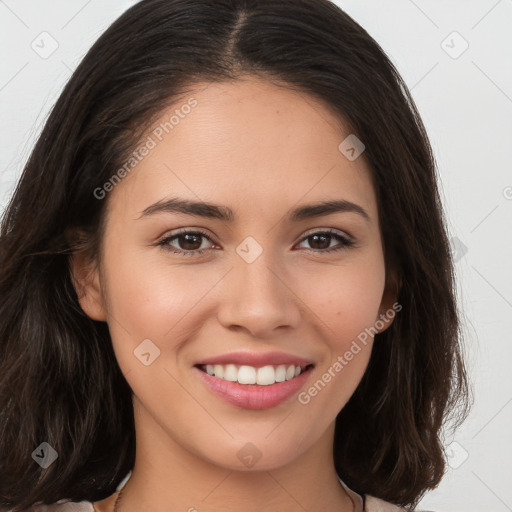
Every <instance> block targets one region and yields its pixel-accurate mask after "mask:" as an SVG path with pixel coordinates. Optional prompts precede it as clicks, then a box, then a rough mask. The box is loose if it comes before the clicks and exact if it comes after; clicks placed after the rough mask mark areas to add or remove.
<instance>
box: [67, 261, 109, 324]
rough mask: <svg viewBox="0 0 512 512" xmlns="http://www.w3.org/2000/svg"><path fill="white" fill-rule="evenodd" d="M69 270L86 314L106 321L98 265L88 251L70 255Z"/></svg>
mask: <svg viewBox="0 0 512 512" xmlns="http://www.w3.org/2000/svg"><path fill="white" fill-rule="evenodd" d="M69 270H70V274H71V280H72V282H73V285H74V287H75V290H76V294H77V295H78V301H79V302H80V306H81V307H82V309H83V311H84V312H85V314H86V315H87V316H89V317H90V318H92V319H93V320H99V321H105V320H106V318H107V315H106V310H105V305H104V298H103V295H102V291H101V283H100V275H99V274H100V273H99V269H98V267H97V265H95V263H94V262H93V261H91V258H90V257H89V256H88V255H87V253H86V251H77V252H74V253H73V254H71V255H70V257H69Z"/></svg>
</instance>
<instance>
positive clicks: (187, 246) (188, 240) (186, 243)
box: [180, 233, 201, 250]
mask: <svg viewBox="0 0 512 512" xmlns="http://www.w3.org/2000/svg"><path fill="white" fill-rule="evenodd" d="M181 238H182V239H183V238H184V239H185V244H181V243H180V245H181V248H182V249H188V250H194V249H197V247H190V244H191V245H192V246H194V245H197V243H198V242H197V241H196V242H193V241H191V240H190V239H194V238H195V239H198V238H199V237H198V236H197V235H191V234H189V233H187V234H185V235H182V236H181ZM183 245H185V247H184V246H183ZM200 245H201V243H200V242H199V246H200Z"/></svg>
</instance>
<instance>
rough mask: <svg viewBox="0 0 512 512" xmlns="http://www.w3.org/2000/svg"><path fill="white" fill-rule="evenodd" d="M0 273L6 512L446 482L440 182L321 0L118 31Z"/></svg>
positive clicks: (411, 116)
mask: <svg viewBox="0 0 512 512" xmlns="http://www.w3.org/2000/svg"><path fill="white" fill-rule="evenodd" d="M0 259H1V267H0V268H1V270H0V292H1V293H0V301H1V302H0V347H1V350H2V358H1V365H2V368H1V369H0V375H1V377H0V391H1V392H0V411H1V418H2V435H1V438H0V475H1V476H0V497H1V504H2V506H3V507H4V508H5V509H6V510H12V511H14V512H18V511H21V510H26V509H27V508H29V507H32V509H33V510H87V511H91V512H92V511H93V510H96V511H101V512H104V511H109V512H133V511H140V510H152V511H160V510H162V511H163V510H188V511H195V510H197V511H200V512H211V511H218V510H223V511H234V510H239V509H244V510H279V511H281V512H288V511H292V510H293V511H295V510H300V509H303V510H337V511H340V512H352V511H358V512H361V511H367V512H371V511H379V510H398V507H403V508H406V509H408V510H412V509H413V508H414V507H415V506H416V505H417V503H418V501H419V500H420V499H421V497H422V496H423V495H424V493H425V492H426V491H427V490H429V489H432V488H434V487H436V486H437V484H438V483H439V482H440V480H441V478H442V475H443V473H444V469H445V464H444V457H443V447H442V444H441V441H440V429H441V427H442V426H443V425H444V422H445V420H446V418H447V417H448V415H449V414H451V415H452V416H454V417H457V418H458V419H459V420H462V418H463V417H464V416H465V413H466V409H467V407H466V406H467V399H466V397H467V381H466V375H465V368H464V364H463V361H462V358H461V349H460V345H459V343H460V340H459V338H460V335H459V324H458V317H457V311H456V304H455V299H454V291H453V290H454V283H453V269H452V261H451V257H450V252H449V246H448V242H447V236H446V230H445V226H444V220H443V212H442V208H441V204H440V200H439V196H438V190H437V185H436V169H435V163H434V159H433V156H432V151H431V147H430V145H429V141H428V139H427V135H426V132H425V129H424V127H423V124H422V122H421V120H420V118H419V115H418V112H417V110H416V108H415V106H414V102H413V100H412V98H411V96H410V94H409V92H408V90H407V87H406V86H405V84H404V83H403V82H402V80H401V78H400V76H399V75H398V73H397V71H396V70H395V68H394V67H393V65H392V64H391V62H390V61H389V59H388V58H387V56H386V55H385V54H384V52H383V51H382V49H381V48H380V47H379V46H378V45H377V43H376V42H375V41H374V40H373V39H372V38H371V37H370V36H369V35H368V34H367V33H366V32H365V31H364V29H362V28H361V27H360V26H359V25H358V24H357V23H355V22H354V21H353V20H352V19H351V18H350V17H349V16H347V15H346V14H345V13H344V12H343V11H341V10H340V9H339V8H338V7H337V6H335V5H334V4H332V3H330V2H329V1H327V0H299V1H294V2H293V3H292V2H287V1H284V0H281V1H268V0H267V1H265V0H215V1H214V0H194V1H192V0H143V1H141V2H139V3H138V4H136V5H135V6H134V7H132V8H131V9H129V10H128V11H127V12H125V13H124V14H123V15H122V16H121V17H120V18H119V19H118V20H117V21H116V22H115V23H114V24H113V25H112V26H111V27H110V28H109V29H108V30H107V31H106V32H105V33H104V34H103V35H102V36H101V37H100V38H99V40H98V41H97V42H96V43H95V44H94V46H93V47H92V48H91V50H90V51H89V52H88V54H87V55H86V56H85V58H84V59H83V61H82V62H81V64H80V65H79V66H78V68H77V70H76V71H75V73H74V74H73V76H72V78H71V79H70V81H69V83H68V84H67V86H66V88H65V89H64V91H63V92H62V94H61V96H60V98H59V99H58V101H57V103H56V105H55V107H54V109H53V111H52V113H51V115H50V116H49V119H48V121H47V123H46V125H45V127H44V130H43V132H42V134H41V136H40V138H39V140H38V142H37V144H36V146H35V148H34V150H33V152H32V154H31V156H30V159H29V161H28V163H27V165H26V167H25V169H24V172H23V175H22V177H21V180H20V182H19V185H18V187H17V189H16V192H15V194H14V196H13V198H12V200H11V202H10V204H9V206H8V208H7V211H6V212H5V215H4V217H3V223H2V231H1V238H0ZM457 414H458V416H457ZM44 504H48V505H49V506H48V507H47V508H45V505H44ZM51 504H53V505H51Z"/></svg>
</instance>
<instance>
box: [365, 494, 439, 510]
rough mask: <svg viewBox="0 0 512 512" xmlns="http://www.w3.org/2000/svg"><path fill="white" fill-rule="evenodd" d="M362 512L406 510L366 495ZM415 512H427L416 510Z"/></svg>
mask: <svg viewBox="0 0 512 512" xmlns="http://www.w3.org/2000/svg"><path fill="white" fill-rule="evenodd" d="M364 512H406V509H405V508H403V507H399V506H397V505H393V504H392V503H388V502H387V501H383V500H380V499H379V498H374V497H373V496H369V495H366V496H365V509H364ZM416 512H429V511H421V510H416ZM430 512H434V511H430Z"/></svg>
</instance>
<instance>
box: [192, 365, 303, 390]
mask: <svg viewBox="0 0 512 512" xmlns="http://www.w3.org/2000/svg"><path fill="white" fill-rule="evenodd" d="M202 368H203V369H204V370H206V373H207V374H208V375H212V376H215V377H218V378H219V379H223V380H228V381H231V382H237V381H238V383H240V384H258V385H260V386H270V385H271V384H275V383H276V382H284V381H285V380H290V379H293V378H294V377H298V376H299V375H300V374H301V373H302V372H303V371H304V368H301V367H300V366H295V365H293V364H290V365H288V366H287V365H284V364H281V365H279V366H272V365H267V366H262V367H261V368H255V367H254V366H248V365H241V366H240V367H237V366H236V365H234V364H226V365H223V364H215V365H212V364H207V365H206V367H205V366H202Z"/></svg>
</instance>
